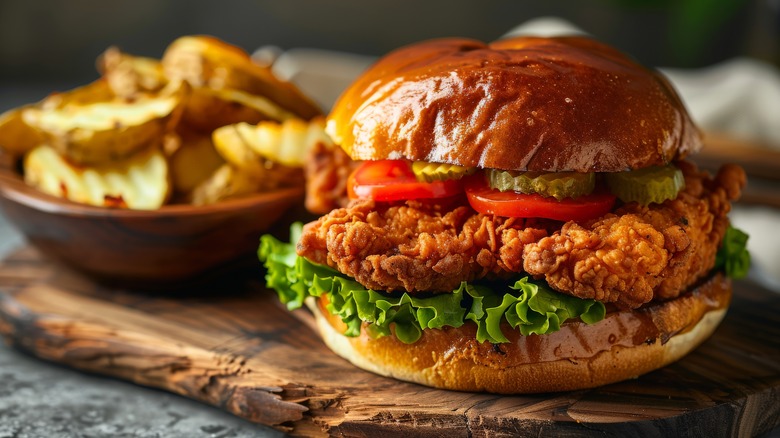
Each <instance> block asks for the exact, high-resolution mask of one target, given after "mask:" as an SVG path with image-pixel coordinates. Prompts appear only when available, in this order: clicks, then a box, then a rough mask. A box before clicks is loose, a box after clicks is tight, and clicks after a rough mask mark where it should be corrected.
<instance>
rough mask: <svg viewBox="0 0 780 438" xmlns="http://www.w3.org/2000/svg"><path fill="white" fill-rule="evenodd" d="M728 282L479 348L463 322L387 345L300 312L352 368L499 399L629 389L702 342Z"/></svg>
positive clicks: (321, 305) (322, 314) (717, 280)
mask: <svg viewBox="0 0 780 438" xmlns="http://www.w3.org/2000/svg"><path fill="white" fill-rule="evenodd" d="M730 301H731V281H730V279H728V278H726V277H725V276H724V275H723V274H721V273H716V274H714V275H712V276H710V277H709V278H707V279H706V280H704V281H703V282H701V283H699V284H697V285H696V286H695V287H694V288H692V289H691V290H690V291H688V292H687V293H685V294H683V295H681V296H680V297H678V298H676V299H674V300H670V301H666V302H661V303H653V304H652V305H647V306H645V307H642V308H640V309H635V310H614V311H609V312H608V313H607V315H606V317H605V318H604V319H603V320H602V321H600V322H598V323H596V324H592V325H588V324H585V323H583V322H581V321H579V320H573V321H569V322H566V323H565V324H563V325H562V327H561V330H560V331H557V332H554V333H551V334H547V335H529V336H523V335H521V334H520V332H519V331H517V330H514V329H512V328H511V327H509V326H508V325H505V326H502V329H503V332H504V334H505V335H506V337H507V338H508V339H509V342H508V343H502V344H491V343H490V342H483V343H480V342H478V341H477V340H476V330H477V327H476V325H475V324H474V323H472V322H471V321H469V322H467V323H465V324H464V325H463V326H461V327H458V328H452V327H445V328H443V329H432V330H423V334H422V337H421V338H420V339H419V340H418V341H417V342H415V343H413V344H404V343H403V342H401V341H399V340H398V339H397V338H396V337H395V336H384V337H380V338H376V339H372V338H371V337H370V336H368V334H366V330H365V326H364V327H363V328H364V329H363V330H361V334H360V335H359V336H357V337H346V336H344V335H343V334H342V333H343V332H344V331H345V329H346V326H345V325H344V324H343V323H342V322H341V320H340V319H339V318H338V316H334V315H331V314H330V313H329V312H328V311H327V310H325V304H326V303H325V302H324V301H323V299H319V300H314V299H310V301H308V302H307V304H308V306H309V308H310V309H311V310H312V312H313V313H314V315H315V317H316V321H317V326H318V328H319V331H320V334H321V335H322V338H323V340H324V341H325V343H326V344H327V345H328V347H329V348H330V349H331V350H333V351H334V352H336V353H337V354H338V355H339V356H341V357H343V358H345V359H347V360H348V361H350V362H352V363H353V364H354V365H355V366H358V367H360V368H363V369H365V370H367V371H371V372H373V373H376V374H380V375H383V376H388V377H393V378H396V379H399V380H405V381H408V382H415V383H420V384H423V385H427V386H432V387H436V388H444V389H453V390H459V391H485V392H493V393H500V394H523V393H537V392H553V391H569V390H577V389H585V388H593V387H596V386H601V385H605V384H608V383H613V382H618V381H621V380H625V379H630V378H634V377H637V376H639V375H642V374H644V373H647V372H650V371H653V370H655V369H658V368H661V367H663V366H665V365H668V364H670V363H672V362H674V361H676V360H678V359H680V358H681V357H683V356H685V355H686V354H688V353H689V352H690V351H692V350H693V349H695V348H696V347H697V346H698V345H699V344H701V343H702V342H704V341H705V340H706V339H707V338H708V337H709V336H710V335H711V334H712V333H713V332H714V331H715V328H716V327H717V326H718V324H719V323H720V321H721V320H722V319H723V317H724V316H725V314H726V309H727V308H728V305H729V303H730Z"/></svg>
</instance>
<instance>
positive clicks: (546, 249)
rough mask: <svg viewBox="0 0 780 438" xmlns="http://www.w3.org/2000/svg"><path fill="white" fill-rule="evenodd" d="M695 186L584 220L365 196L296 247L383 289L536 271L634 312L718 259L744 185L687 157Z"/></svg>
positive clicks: (739, 175) (726, 170)
mask: <svg viewBox="0 0 780 438" xmlns="http://www.w3.org/2000/svg"><path fill="white" fill-rule="evenodd" d="M678 166H679V167H681V168H682V170H683V174H684V176H685V189H684V190H682V191H681V192H680V194H679V195H678V197H677V198H676V199H672V200H668V201H666V202H664V203H662V204H651V205H649V206H646V207H642V206H639V205H638V204H636V203H627V204H625V205H623V206H622V207H620V208H618V209H617V210H616V211H615V212H614V213H609V214H607V215H605V216H603V217H601V218H598V219H596V220H593V221H590V222H588V223H585V224H581V225H580V224H577V223H575V222H567V223H564V224H562V226H561V227H560V228H559V229H557V230H555V229H553V227H555V225H556V224H555V223H554V222H552V221H546V222H545V221H539V220H536V221H533V220H523V219H518V218H503V217H498V216H487V215H484V214H481V213H477V212H475V211H474V210H472V209H471V208H470V207H468V205H459V206H456V207H454V208H451V209H447V208H446V206H445V207H443V208H442V207H441V206H440V205H436V204H424V203H420V202H413V201H407V202H405V203H401V204H397V205H384V206H383V205H377V204H376V203H375V202H373V201H356V202H353V203H352V204H351V205H349V206H348V207H346V208H340V209H336V210H334V211H332V212H330V213H329V214H327V215H325V216H323V217H322V218H320V219H319V220H317V221H315V222H312V223H310V224H308V225H307V226H306V227H305V228H304V232H303V235H302V236H301V239H300V241H299V242H298V246H297V252H298V255H300V256H302V257H305V258H307V259H309V260H311V261H313V262H315V263H320V264H327V265H328V266H331V267H332V268H335V269H337V270H338V271H340V272H342V273H344V274H347V275H349V276H351V277H354V278H355V279H356V280H357V281H358V282H360V283H361V284H363V285H365V286H367V287H369V288H372V289H375V290H384V291H406V292H409V293H417V292H438V291H442V292H446V291H451V290H452V289H454V288H455V287H457V286H458V284H460V282H462V281H472V280H475V279H479V278H485V277H487V276H491V275H493V276H504V277H506V276H508V275H509V274H512V273H523V272H525V273H528V274H531V275H533V276H535V277H543V278H544V279H545V280H546V281H547V282H548V283H549V284H550V286H551V287H553V288H554V289H555V290H558V291H559V292H563V293H566V294H570V295H573V296H576V297H579V298H590V299H596V300H599V301H602V302H612V303H615V304H617V305H618V306H620V307H623V308H636V307H639V306H641V305H642V304H644V303H647V302H650V301H652V300H654V299H656V300H663V299H670V298H674V297H676V296H677V295H679V294H680V293H682V292H683V291H685V290H686V288H687V287H688V286H690V285H692V284H693V283H695V282H696V281H697V280H698V279H699V278H701V277H702V276H704V275H705V274H706V273H707V271H708V270H709V269H710V267H712V265H713V264H714V260H715V253H716V252H717V249H718V246H719V244H720V242H721V240H722V239H723V234H724V233H725V230H726V227H727V225H728V218H727V217H726V214H727V213H728V212H729V210H730V201H733V200H736V199H737V198H738V197H739V195H740V192H741V190H742V188H743V187H744V185H745V183H746V178H745V173H744V171H743V170H742V169H741V168H740V167H738V166H733V165H726V166H724V167H722V168H721V169H720V171H719V172H718V174H717V175H716V176H715V177H714V178H711V177H710V176H708V175H707V174H706V173H704V172H700V171H699V170H698V169H697V168H696V166H695V165H694V164H692V163H690V162H687V161H681V162H679V163H678Z"/></svg>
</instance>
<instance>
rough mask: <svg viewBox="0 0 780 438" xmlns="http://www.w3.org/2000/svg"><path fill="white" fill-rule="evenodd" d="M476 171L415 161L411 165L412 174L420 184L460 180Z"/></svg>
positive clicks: (470, 168)
mask: <svg viewBox="0 0 780 438" xmlns="http://www.w3.org/2000/svg"><path fill="white" fill-rule="evenodd" d="M476 170H477V168H476V167H463V166H458V165H457V164H446V163H429V162H427V161H415V162H414V163H412V172H414V176H415V177H417V181H421V182H434V181H443V180H446V179H461V178H463V177H464V176H466V175H471V174H472V173H474V172H476Z"/></svg>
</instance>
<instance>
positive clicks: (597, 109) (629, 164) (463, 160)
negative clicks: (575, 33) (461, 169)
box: [328, 37, 701, 172]
mask: <svg viewBox="0 0 780 438" xmlns="http://www.w3.org/2000/svg"><path fill="white" fill-rule="evenodd" d="M328 133H329V134H330V135H331V136H332V137H333V138H334V140H335V141H336V143H337V144H340V145H341V146H342V147H343V148H344V149H345V150H346V151H347V152H348V153H350V155H351V156H352V158H353V159H356V160H377V159H387V158H390V159H402V158H405V159H409V160H420V161H432V162H447V163H455V164H460V165H464V166H480V167H489V168H498V169H514V170H535V171H564V170H573V171H580V172H591V171H598V172H609V171H621V170H626V169H629V168H641V167H646V166H650V165H658V164H663V163H668V162H670V161H672V160H674V159H680V158H683V157H684V156H686V155H687V154H688V153H690V152H695V151H696V150H698V149H699V148H700V146H701V139H700V135H699V132H698V131H697V130H696V128H695V127H694V125H693V123H692V121H691V118H690V117H689V115H688V113H687V111H686V110H685V107H684V106H683V104H682V102H681V100H680V98H679V96H678V95H677V93H676V92H675V91H674V89H673V88H672V86H671V85H670V84H669V82H668V81H667V80H666V79H665V78H663V77H662V76H661V75H659V74H657V73H655V72H653V71H650V70H648V69H646V68H644V67H642V66H640V65H639V64H637V63H636V62H634V61H633V60H631V59H630V58H629V57H627V56H625V55H623V54H622V53H620V52H618V51H616V50H615V49H612V48H610V47H608V46H606V45H604V44H601V43H599V42H596V41H594V40H591V39H588V38H584V37H559V38H531V37H520V38H511V39H505V40H500V41H497V42H494V43H491V44H484V43H482V42H479V41H474V40H467V39H443V40H434V41H428V42H423V43H419V44H415V45H411V46H408V47H405V48H402V49H399V50H397V51H395V52H392V53H390V54H389V55H387V56H385V57H384V58H382V59H381V60H380V61H379V62H378V63H376V64H375V65H374V66H373V67H371V68H370V69H369V70H367V71H366V72H365V73H364V74H363V75H362V76H361V77H360V78H358V80H356V81H355V82H354V83H353V85H351V86H350V88H348V89H347V90H346V91H345V92H344V94H343V95H342V96H341V97H340V98H339V100H338V101H337V103H336V105H335V106H334V107H333V110H332V112H331V114H330V117H329V122H328Z"/></svg>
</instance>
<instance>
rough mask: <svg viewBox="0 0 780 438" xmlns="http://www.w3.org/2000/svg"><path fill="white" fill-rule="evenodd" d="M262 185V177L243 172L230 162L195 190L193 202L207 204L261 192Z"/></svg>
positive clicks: (192, 197)
mask: <svg viewBox="0 0 780 438" xmlns="http://www.w3.org/2000/svg"><path fill="white" fill-rule="evenodd" d="M261 186H262V179H261V178H259V177H257V176H255V175H252V174H250V173H247V172H242V171H241V170H239V169H236V168H235V167H233V166H231V165H229V164H223V165H222V166H220V167H219V168H218V169H217V170H216V171H215V172H214V173H213V174H212V175H211V176H210V177H209V178H208V179H206V180H205V181H203V182H202V183H200V184H199V185H198V186H197V187H196V188H195V189H194V190H193V192H192V196H191V203H192V204H194V205H206V204H213V203H215V202H219V201H224V200H226V199H232V198H239V197H242V196H246V195H249V194H252V193H257V192H259V191H260V188H261Z"/></svg>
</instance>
